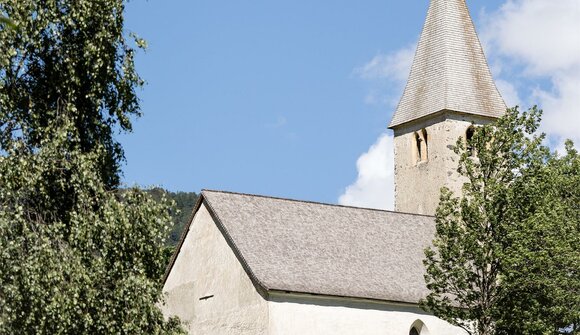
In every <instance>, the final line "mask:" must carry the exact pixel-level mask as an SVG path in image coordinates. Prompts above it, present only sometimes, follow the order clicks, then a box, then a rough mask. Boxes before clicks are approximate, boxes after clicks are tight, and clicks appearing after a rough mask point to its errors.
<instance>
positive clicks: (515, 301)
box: [422, 108, 580, 335]
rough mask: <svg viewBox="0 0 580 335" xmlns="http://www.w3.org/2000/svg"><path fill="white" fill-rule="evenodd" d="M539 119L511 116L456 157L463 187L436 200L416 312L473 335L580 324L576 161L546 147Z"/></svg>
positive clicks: (479, 132)
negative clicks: (421, 310)
mask: <svg viewBox="0 0 580 335" xmlns="http://www.w3.org/2000/svg"><path fill="white" fill-rule="evenodd" d="M540 117H541V111H539V110H537V109H536V108H532V109H531V110H529V111H528V112H524V113H519V111H518V109H517V108H515V109H511V110H508V112H507V114H506V116H504V117H503V118H501V119H499V120H498V121H497V122H496V123H494V124H490V125H485V126H481V127H478V128H477V129H476V131H475V133H474V135H473V137H472V138H471V139H470V140H468V141H467V142H468V143H465V140H464V139H459V140H458V141H457V144H456V146H455V148H454V150H455V152H456V153H457V154H458V155H459V157H460V158H459V167H458V171H459V173H460V174H461V175H462V176H463V178H464V179H465V184H464V186H463V189H462V195H461V196H460V197H459V196H456V195H454V194H453V193H452V192H451V191H449V190H448V189H443V190H442V193H441V201H440V204H439V207H438V209H437V213H436V225H437V228H436V237H435V240H434V241H433V247H431V248H428V249H427V250H426V252H425V254H426V260H425V266H426V271H427V274H426V276H425V279H426V283H427V286H428V288H429V289H430V291H431V293H430V294H429V295H428V297H427V298H426V299H425V300H424V301H423V302H422V306H423V307H424V308H425V309H427V310H429V311H431V312H433V313H434V314H435V315H436V316H438V317H440V318H442V319H444V320H447V321H449V322H450V323H452V324H455V325H457V326H460V327H462V328H464V329H465V330H467V331H468V332H469V333H470V334H481V335H490V334H542V335H543V334H555V333H558V331H559V330H560V329H562V328H564V327H566V326H568V325H570V324H573V323H574V322H575V321H577V320H578V319H579V315H580V298H579V297H580V295H579V294H578V293H579V290H578V289H579V287H580V277H579V276H578V269H579V268H580V259H579V252H580V250H579V245H580V243H578V242H579V240H578V238H579V236H580V216H579V215H578V210H579V209H578V203H580V197H579V193H578V185H579V184H578V182H579V181H578V175H579V172H580V170H579V168H578V167H579V162H578V155H577V153H576V152H575V151H574V150H573V149H572V144H571V143H569V144H568V146H567V154H566V155H565V156H564V157H559V156H558V155H557V154H555V153H552V152H550V150H549V149H548V148H547V147H545V146H543V145H542V141H543V140H544V135H543V134H542V135H537V134H536V131H537V129H538V127H539V122H540ZM468 148H469V149H470V150H468ZM474 154H475V156H474Z"/></svg>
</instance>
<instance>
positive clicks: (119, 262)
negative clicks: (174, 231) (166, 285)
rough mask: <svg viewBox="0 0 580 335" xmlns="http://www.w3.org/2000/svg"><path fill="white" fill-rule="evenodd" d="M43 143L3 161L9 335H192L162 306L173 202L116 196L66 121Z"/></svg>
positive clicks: (2, 282)
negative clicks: (165, 249)
mask: <svg viewBox="0 0 580 335" xmlns="http://www.w3.org/2000/svg"><path fill="white" fill-rule="evenodd" d="M38 136H39V137H40V143H41V144H42V145H41V146H40V148H39V149H34V150H33V149H31V148H29V146H28V145H27V144H26V143H25V142H24V141H22V140H15V141H12V143H11V145H10V146H9V147H8V148H7V152H6V155H4V156H0V333H2V334H93V333H94V334H180V333H183V331H182V330H181V328H180V325H179V322H178V321H177V320H174V319H172V320H169V321H165V320H164V318H163V315H162V314H161V311H160V310H159V308H158V306H157V303H158V302H160V301H161V300H162V295H161V294H162V293H161V288H162V287H161V286H162V284H161V282H160V279H161V277H162V275H163V271H164V269H165V262H164V259H165V256H164V252H163V248H162V247H163V246H164V244H165V238H166V236H167V232H168V223H169V222H170V221H171V218H170V216H169V213H170V208H169V204H168V202H167V201H164V200H162V201H161V202H156V201H154V200H153V199H152V198H151V197H150V196H149V195H148V194H147V193H146V192H144V191H141V190H139V189H130V190H125V191H124V192H118V191H111V190H108V189H107V187H106V185H105V183H104V182H103V181H102V179H101V176H100V174H99V171H98V169H97V163H98V161H99V160H98V159H99V157H100V155H102V151H104V150H106V149H104V148H102V147H96V148H95V149H94V150H95V151H94V152H89V153H85V152H83V150H81V149H80V146H81V139H80V136H79V135H78V133H77V131H76V125H75V124H74V122H73V121H71V120H70V119H69V118H68V116H67V115H66V114H64V115H63V116H61V117H59V118H58V119H56V120H54V121H51V122H50V123H49V124H48V126H47V127H46V128H45V129H43V130H42V131H41V132H40V133H39V134H38ZM63 201H65V202H67V206H66V208H67V209H68V210H67V211H63V210H62V208H64V207H63V206H62V204H60V202H63Z"/></svg>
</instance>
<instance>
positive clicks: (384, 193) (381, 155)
mask: <svg viewBox="0 0 580 335" xmlns="http://www.w3.org/2000/svg"><path fill="white" fill-rule="evenodd" d="M394 165H395V163H394V153H393V136H392V135H389V134H383V135H381V137H379V139H378V140H377V141H376V143H375V144H373V145H372V146H371V147H370V148H369V150H368V151H367V152H366V153H364V154H362V155H361V156H360V157H359V159H358V160H357V162H356V167H357V170H358V177H357V180H356V181H355V182H354V183H353V184H352V185H350V186H348V187H347V188H346V190H345V192H344V194H342V195H341V196H340V198H339V199H338V202H339V203H340V204H341V205H349V206H360V207H369V208H378V209H389V210H392V209H393V207H394V196H395V195H394Z"/></svg>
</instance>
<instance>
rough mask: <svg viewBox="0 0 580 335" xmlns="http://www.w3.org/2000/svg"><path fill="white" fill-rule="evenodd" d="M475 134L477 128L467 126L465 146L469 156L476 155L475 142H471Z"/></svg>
mask: <svg viewBox="0 0 580 335" xmlns="http://www.w3.org/2000/svg"><path fill="white" fill-rule="evenodd" d="M474 134H475V128H473V126H471V127H469V128H467V130H466V131H465V148H466V150H467V154H468V155H469V156H475V149H474V148H473V144H472V143H471V140H472V139H473V135H474Z"/></svg>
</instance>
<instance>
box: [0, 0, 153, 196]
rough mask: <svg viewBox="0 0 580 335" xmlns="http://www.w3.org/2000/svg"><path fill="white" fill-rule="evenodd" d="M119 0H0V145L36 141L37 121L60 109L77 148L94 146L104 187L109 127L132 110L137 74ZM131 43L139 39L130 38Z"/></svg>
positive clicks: (113, 162) (114, 150)
mask: <svg viewBox="0 0 580 335" xmlns="http://www.w3.org/2000/svg"><path fill="white" fill-rule="evenodd" d="M124 6H125V0H51V1H38V0H0V15H1V16H4V19H3V20H4V21H5V20H6V18H9V19H10V21H11V22H13V23H14V24H15V25H17V26H18V29H0V150H6V149H7V146H8V145H9V143H10V140H11V139H14V138H20V139H21V140H22V141H23V142H24V143H25V144H26V145H27V146H29V147H30V148H35V147H38V146H40V145H41V143H40V142H41V140H42V136H41V133H42V129H44V128H46V127H47V126H48V124H49V123H50V121H51V120H53V119H55V118H56V117H57V115H58V114H59V113H67V114H68V115H70V117H71V121H72V122H73V124H74V126H75V127H76V129H77V132H78V134H79V141H80V142H79V143H78V146H79V148H80V149H81V150H82V151H83V152H91V151H94V149H95V148H97V147H102V148H103V149H104V150H101V151H102V157H99V164H98V166H97V168H98V169H99V171H100V173H101V175H102V177H103V179H104V180H105V182H106V184H107V187H115V186H117V185H118V183H119V179H120V178H119V171H120V170H119V166H120V164H121V162H122V160H123V159H124V154H123V149H122V147H121V145H120V144H119V143H118V142H117V141H116V140H115V138H114V135H115V132H117V131H131V129H132V128H131V117H133V116H139V115H140V111H139V101H138V98H137V96H136V89H138V88H139V87H140V86H141V85H142V84H143V81H142V80H141V78H140V77H139V76H138V74H137V73H136V71H135V65H134V54H135V49H134V48H132V47H131V46H130V45H129V43H128V41H127V38H126V36H125V35H126V32H125V31H124V20H123V12H124ZM136 41H137V47H145V42H144V41H142V40H141V39H139V38H136Z"/></svg>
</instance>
